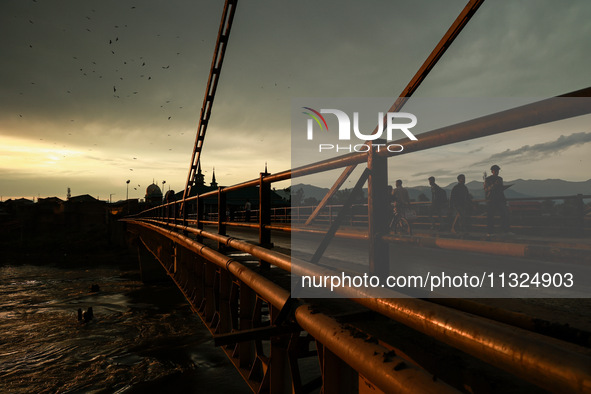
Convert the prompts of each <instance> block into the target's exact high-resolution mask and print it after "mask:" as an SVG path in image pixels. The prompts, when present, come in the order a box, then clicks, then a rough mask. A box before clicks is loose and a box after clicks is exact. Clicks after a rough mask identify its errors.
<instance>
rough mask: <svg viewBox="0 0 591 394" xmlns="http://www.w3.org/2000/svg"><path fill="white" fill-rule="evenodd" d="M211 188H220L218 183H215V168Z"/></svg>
mask: <svg viewBox="0 0 591 394" xmlns="http://www.w3.org/2000/svg"><path fill="white" fill-rule="evenodd" d="M211 187H218V183H217V182H216V181H215V167H214V168H213V175H212V177H211Z"/></svg>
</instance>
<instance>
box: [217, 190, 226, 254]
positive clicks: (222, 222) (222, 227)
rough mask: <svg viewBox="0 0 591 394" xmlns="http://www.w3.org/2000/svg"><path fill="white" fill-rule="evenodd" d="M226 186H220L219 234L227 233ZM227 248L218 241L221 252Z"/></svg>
mask: <svg viewBox="0 0 591 394" xmlns="http://www.w3.org/2000/svg"><path fill="white" fill-rule="evenodd" d="M223 190H224V188H223V187H221V186H220V187H219V188H218V234H220V235H226V221H227V219H226V193H224V191H223ZM224 249H225V247H224V244H222V243H221V242H218V250H219V251H220V252H221V251H223V250H224Z"/></svg>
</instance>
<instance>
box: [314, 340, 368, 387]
mask: <svg viewBox="0 0 591 394" xmlns="http://www.w3.org/2000/svg"><path fill="white" fill-rule="evenodd" d="M317 346H318V342H317ZM318 347H319V349H318V352H319V353H320V352H321V353H322V355H321V359H320V360H321V361H320V362H321V368H322V393H324V394H354V393H358V392H359V375H358V373H357V371H355V370H354V369H353V368H351V367H350V366H349V365H348V364H347V363H346V362H344V361H343V360H341V359H340V358H339V357H338V356H336V355H335V354H334V353H333V352H331V351H330V350H329V349H328V348H327V347H326V346H324V345H321V346H318Z"/></svg>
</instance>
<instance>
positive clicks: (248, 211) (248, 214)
mask: <svg viewBox="0 0 591 394" xmlns="http://www.w3.org/2000/svg"><path fill="white" fill-rule="evenodd" d="M250 208H251V205H250V200H249V199H247V200H246V204H244V212H245V214H246V219H245V220H246V221H247V222H250Z"/></svg>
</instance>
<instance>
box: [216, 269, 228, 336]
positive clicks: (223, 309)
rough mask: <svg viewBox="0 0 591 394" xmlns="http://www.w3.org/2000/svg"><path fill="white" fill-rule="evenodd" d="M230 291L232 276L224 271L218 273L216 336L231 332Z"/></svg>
mask: <svg viewBox="0 0 591 394" xmlns="http://www.w3.org/2000/svg"><path fill="white" fill-rule="evenodd" d="M231 290H232V275H230V273H229V272H228V271H226V270H221V273H220V296H219V300H220V305H219V314H220V322H219V325H218V327H217V332H216V333H217V334H224V333H228V332H230V331H232V324H231V323H232V322H231V312H230V293H231Z"/></svg>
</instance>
